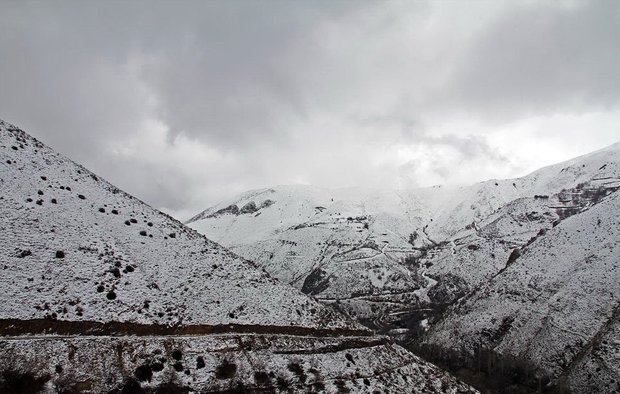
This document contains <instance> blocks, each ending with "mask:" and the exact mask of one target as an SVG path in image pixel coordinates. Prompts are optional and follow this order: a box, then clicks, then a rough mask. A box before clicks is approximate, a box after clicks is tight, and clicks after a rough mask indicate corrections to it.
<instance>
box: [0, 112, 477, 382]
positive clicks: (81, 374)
mask: <svg viewBox="0 0 620 394" xmlns="http://www.w3.org/2000/svg"><path fill="white" fill-rule="evenodd" d="M0 158H1V160H0V201H1V204H0V218H1V221H0V234H1V235H0V255H2V260H1V261H0V263H1V268H2V269H0V291H1V293H2V303H0V334H2V337H1V338H0V349H1V350H2V351H1V352H0V372H1V373H0V391H3V392H11V391H13V392H23V391H28V390H30V391H34V392H37V391H44V392H106V391H109V390H112V391H115V390H116V391H118V392H145V391H146V392H150V391H153V392H189V391H198V392H205V391H221V390H246V391H287V390H296V391H299V390H302V391H312V390H314V391H323V390H324V391H327V392H336V391H348V390H353V391H356V392H373V391H374V390H381V391H394V392H399V391H411V392H415V391H417V392H444V391H448V392H457V391H459V390H462V391H465V392H466V391H469V390H470V389H469V388H468V387H467V386H465V385H463V384H461V383H459V382H457V381H455V380H454V379H453V378H451V377H449V376H447V375H446V374H445V373H443V372H441V371H440V370H438V369H437V368H436V367H433V366H431V365H429V364H427V363H425V362H423V361H421V360H420V359H418V358H416V357H415V356H413V355H411V354H410V353H408V352H406V351H405V350H404V349H402V348H400V347H398V346H396V345H392V344H390V343H389V342H388V341H386V340H385V339H384V338H377V337H374V336H372V333H371V332H369V331H368V330H366V329H364V328H362V327H360V326H358V325H356V324H355V323H351V322H348V321H346V320H345V319H343V318H342V317H341V316H340V315H338V314H336V313H335V312H333V311H332V310H330V309H328V308H325V307H324V306H322V305H321V304H319V303H317V302H316V301H313V300H311V299H309V298H308V297H306V296H305V295H303V294H302V293H300V292H299V291H296V290H294V289H292V288H290V287H288V286H287V285H286V284H283V283H280V282H278V281H276V280H274V279H272V278H271V277H270V276H268V275H267V274H266V273H264V272H263V271H261V270H260V269H259V268H258V267H256V266H255V265H254V264H253V263H250V262H248V261H246V260H244V259H242V258H239V257H238V256H236V255H234V254H232V253H231V252H229V251H227V250H226V249H224V248H222V247H220V246H219V245H218V244H215V243H213V242H211V241H209V240H207V239H205V238H204V237H203V236H202V235H200V234H198V233H196V232H195V231H193V230H191V229H189V228H187V227H185V226H184V225H182V224H181V223H179V222H177V221H175V220H174V219H172V218H170V217H168V216H167V215H165V214H162V213H160V212H158V211H156V210H154V209H152V208H150V207H149V206H147V205H146V204H144V203H142V202H141V201H139V200H137V199H135V198H133V197H131V196H129V195H127V194H125V193H124V192H122V191H120V190H118V189H116V188H115V187H114V186H112V185H110V184H108V183H107V182H105V181H104V180H102V179H101V178H99V177H98V176H96V175H95V174H92V173H91V172H89V171H88V170H86V169H85V168H83V167H81V166H79V165H77V164H75V163H73V162H71V161H69V160H67V159H66V158H64V157H62V156H61V155H59V154H57V153H55V152H54V151H53V150H51V149H50V148H48V147H46V146H45V145H43V144H42V143H40V142H39V141H37V140H35V139H34V138H32V137H30V136H28V135H27V134H25V133H24V132H22V131H21V130H19V129H17V128H16V127H14V126H11V125H9V124H7V123H4V122H1V121H0Z"/></svg>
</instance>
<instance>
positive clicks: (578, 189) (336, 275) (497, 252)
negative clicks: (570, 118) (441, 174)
mask: <svg viewBox="0 0 620 394" xmlns="http://www.w3.org/2000/svg"><path fill="white" fill-rule="evenodd" d="M618 189H620V143H618V144H614V145H611V146H609V147H607V148H605V149H602V150H599V151H596V152H593V153H590V154H588V155H584V156H581V157H578V158H575V159H572V160H569V161H567V162H563V163H559V164H556V165H552V166H549V167H545V168H542V169H540V170H537V171H535V172H533V173H531V174H529V175H527V176H524V177H522V178H516V179H507V180H490V181H486V182H481V183H478V184H475V185H471V186H465V187H439V186H438V187H432V188H424V189H415V190H408V191H386V190H382V191H377V190H366V189H362V188H359V189H346V191H341V190H326V189H320V188H315V187H311V186H278V187H274V188H271V189H265V190H263V191H262V193H266V194H268V195H269V197H268V198H269V200H270V203H269V204H268V205H269V206H264V207H261V208H260V209H257V210H252V212H248V210H247V209H246V210H244V212H241V208H242V207H244V206H247V205H248V204H249V205H250V206H252V205H253V204H252V202H253V201H255V205H256V206H257V207H259V206H260V204H259V203H260V201H263V200H262V198H263V196H264V195H266V194H260V195H259V194H244V195H242V196H239V197H237V198H233V199H231V200H229V201H226V202H224V203H222V204H219V205H218V206H216V207H214V208H211V209H209V210H207V211H205V212H203V213H202V214H200V215H197V216H196V217H194V218H192V219H191V220H190V221H189V225H190V226H191V227H193V228H195V229H197V230H198V231H200V232H202V233H204V234H206V235H208V236H214V237H217V239H219V240H220V241H221V242H222V243H223V244H224V245H227V246H230V247H231V248H232V250H234V251H235V252H236V253H238V254H240V255H242V256H244V257H246V258H250V259H252V260H254V261H256V262H257V263H259V264H260V265H261V266H262V267H264V268H265V270H266V271H268V272H269V273H271V274H272V275H274V276H276V277H278V278H279V279H280V280H282V281H285V282H288V283H290V284H292V285H293V286H295V287H297V288H299V289H301V290H302V291H303V292H304V293H307V294H311V295H314V296H315V297H316V298H317V299H318V300H321V301H322V302H323V303H325V304H328V305H332V306H334V307H335V308H336V309H338V310H340V311H342V312H344V313H347V314H349V315H350V316H352V317H355V318H357V319H358V320H359V321H360V322H362V323H364V324H365V325H367V326H369V327H372V328H374V329H379V330H381V331H382V332H387V333H389V334H391V335H393V336H394V337H395V338H397V339H399V340H402V341H410V342H409V343H410V345H411V346H412V347H414V348H415V349H416V350H417V351H419V352H421V353H422V354H425V356H426V357H429V358H431V359H433V360H436V361H437V362H440V363H442V364H443V365H445V366H446V367H448V368H453V370H454V371H455V372H457V371H459V369H460V370H461V372H463V371H466V373H467V374H470V375H467V376H466V375H465V372H463V374H460V376H463V377H464V378H466V379H469V381H471V382H477V383H480V380H479V379H480V376H479V375H480V373H482V374H486V375H485V376H487V379H491V381H492V384H491V386H486V385H487V384H489V381H486V382H485V383H484V384H481V386H480V387H486V388H489V387H490V388H491V389H494V390H499V389H498V387H503V385H504V384H506V380H505V379H509V378H508V376H509V375H510V374H511V373H512V374H513V375H511V376H510V379H512V380H510V382H509V383H510V384H513V385H514V387H513V388H514V389H515V390H526V391H527V390H531V389H533V387H543V386H549V387H555V389H566V388H570V389H571V390H573V391H575V392H614V390H617V389H618V386H617V384H616V383H615V382H617V381H620V379H618V371H619V370H620V363H619V362H618V360H620V359H619V358H618V354H620V349H618V346H617V345H618V344H617V340H615V339H614V337H613V335H614V333H616V332H617V330H618V328H617V327H618V324H619V323H618V322H617V316H618V313H619V312H618V294H620V291H619V290H620V289H619V288H617V282H618V278H619V277H620V275H618V273H617V264H618V263H617V262H618V257H619V256H618V252H617V248H618V244H620V242H619V239H620V234H618V233H617V229H618V228H619V226H618V224H619V223H617V221H618V218H619V215H618V212H619V210H618V208H620V207H618V202H617V201H618V198H619V197H618V192H617V190H618ZM236 207H237V209H236ZM261 218H262V219H261ZM420 338H422V339H424V341H423V346H421V345H419V344H418V341H419V340H420ZM481 364H485V365H488V366H489V367H488V368H483V371H482V372H480V365H481ZM464 365H465V366H469V369H463V368H462V367H463V366H464ZM497 368H500V370H501V371H502V373H503V371H504V369H505V370H506V371H510V372H507V374H506V376H503V375H502V377H501V379H500V378H499V377H498V373H497V371H498V369H497ZM601 371H604V372H601ZM530 372H532V374H530ZM502 379H504V380H502ZM493 385H495V386H493Z"/></svg>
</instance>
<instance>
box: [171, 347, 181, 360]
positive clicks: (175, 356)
mask: <svg viewBox="0 0 620 394" xmlns="http://www.w3.org/2000/svg"><path fill="white" fill-rule="evenodd" d="M182 357H183V353H182V352H181V351H180V350H179V349H175V350H173V351H172V358H173V359H175V360H177V361H179V360H181V358H182Z"/></svg>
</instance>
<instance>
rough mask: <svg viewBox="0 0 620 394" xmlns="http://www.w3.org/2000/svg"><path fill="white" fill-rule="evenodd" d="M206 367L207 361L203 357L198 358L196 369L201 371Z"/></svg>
mask: <svg viewBox="0 0 620 394" xmlns="http://www.w3.org/2000/svg"><path fill="white" fill-rule="evenodd" d="M204 367H205V359H204V358H202V356H199V357H198V358H196V369H201V368H204Z"/></svg>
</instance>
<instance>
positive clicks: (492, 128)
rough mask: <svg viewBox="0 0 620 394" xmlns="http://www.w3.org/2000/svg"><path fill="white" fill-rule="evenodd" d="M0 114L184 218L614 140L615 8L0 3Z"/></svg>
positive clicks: (447, 177)
mask: <svg viewBox="0 0 620 394" xmlns="http://www.w3.org/2000/svg"><path fill="white" fill-rule="evenodd" d="M0 16H1V17H0V118H2V119H4V120H6V121H9V122H11V123H14V124H16V125H17V126H20V127H21V128H23V129H25V130H26V131H28V132H29V133H30V134H32V135H34V136H35V137H37V138H39V139H41V140H42V141H43V142H45V143H47V144H48V145H51V146H52V147H54V148H55V149H56V150H57V151H59V152H61V153H63V154H65V155H67V156H69V157H70V158H72V159H74V160H76V161H78V162H80V163H81V164H84V165H85V166H87V167H89V168H90V169H91V170H93V171H94V172H96V173H99V174H100V175H102V176H103V177H105V178H106V179H108V180H109V181H111V182H112V183H114V184H116V185H117V186H119V187H121V188H122V189H124V190H126V191H128V192H129V193H132V194H134V195H136V196H137V197H139V198H141V199H142V200H144V201H146V202H148V203H150V204H151V205H153V206H155V207H157V208H160V209H163V210H165V211H167V212H169V213H172V214H173V215H176V216H177V217H179V218H180V219H186V218H188V217H189V216H190V215H192V214H194V213H197V212H198V211H200V210H202V209H204V208H206V207H208V206H209V205H212V204H214V203H217V202H219V201H220V200H223V199H225V198H227V197H231V196H232V195H234V194H236V193H239V192H242V191H245V190H247V189H252V188H258V187H267V186H271V185H276V184H291V183H307V184H316V185H321V186H328V187H339V186H356V185H358V186H369V187H389V188H408V187H417V186H428V185H433V184H455V183H472V182H476V181H480V180H485V179H489V178H506V177H514V176H521V175H524V174H526V173H528V172H530V171H532V170H534V169H536V168H538V167H541V166H544V165H548V164H552V163H555V162H557V161H561V160H565V159H568V158H571V157H573V156H577V155H580V154H584V153H587V152H589V151H592V150H596V149H599V148H602V147H604V146H606V145H609V144H611V143H613V142H616V141H618V140H620V123H619V120H620V38H619V37H620V1H617V0H610V1H566V2H560V1H555V0H554V1H548V2H545V1H522V2H520V1H516V0H513V1H507V2H501V1H497V0H489V1H456V0H455V1H429V2H426V1H359V0H355V1H353V0H347V1H334V0H329V1H316V0H314V1H285V0H273V1H272V0H256V1H241V0H237V1H235V0H233V1H224V0H222V1H200V2H199V1H195V2H192V1H165V2H164V1H161V2H157V1H144V2H142V1H53V0H45V1H40V2H26V1H7V0H0Z"/></svg>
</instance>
